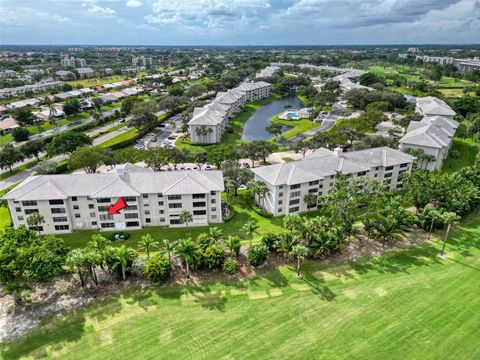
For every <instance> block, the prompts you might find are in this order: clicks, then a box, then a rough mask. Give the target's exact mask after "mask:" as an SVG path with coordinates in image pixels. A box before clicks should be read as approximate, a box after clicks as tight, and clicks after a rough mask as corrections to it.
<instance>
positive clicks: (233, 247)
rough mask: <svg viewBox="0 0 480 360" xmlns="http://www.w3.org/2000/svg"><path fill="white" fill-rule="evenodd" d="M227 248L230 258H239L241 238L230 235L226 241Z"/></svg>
mask: <svg viewBox="0 0 480 360" xmlns="http://www.w3.org/2000/svg"><path fill="white" fill-rule="evenodd" d="M225 247H226V248H227V249H228V250H229V251H230V256H237V255H238V253H239V252H240V247H241V244H240V238H239V237H238V236H233V235H229V236H228V237H227V238H226V239H225Z"/></svg>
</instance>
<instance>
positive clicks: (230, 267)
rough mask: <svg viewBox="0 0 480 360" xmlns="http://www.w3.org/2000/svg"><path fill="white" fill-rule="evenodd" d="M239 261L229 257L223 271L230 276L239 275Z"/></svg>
mask: <svg viewBox="0 0 480 360" xmlns="http://www.w3.org/2000/svg"><path fill="white" fill-rule="evenodd" d="M237 265H238V261H237V259H235V258H232V257H229V258H228V259H226V260H225V262H224V263H223V271H225V273H227V274H228V275H235V274H236V273H237Z"/></svg>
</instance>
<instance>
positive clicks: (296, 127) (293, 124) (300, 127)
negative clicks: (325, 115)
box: [270, 115, 320, 139]
mask: <svg viewBox="0 0 480 360" xmlns="http://www.w3.org/2000/svg"><path fill="white" fill-rule="evenodd" d="M270 122H272V123H277V124H282V125H286V126H289V127H290V129H288V130H286V131H284V132H283V133H282V135H283V136H284V137H286V138H287V139H291V138H293V137H294V136H295V135H297V134H298V133H299V132H302V133H303V132H305V131H308V130H311V129H314V128H316V127H318V126H320V124H319V123H316V122H313V121H312V120H309V119H301V120H282V119H279V118H278V116H277V115H275V116H273V117H271V118H270Z"/></svg>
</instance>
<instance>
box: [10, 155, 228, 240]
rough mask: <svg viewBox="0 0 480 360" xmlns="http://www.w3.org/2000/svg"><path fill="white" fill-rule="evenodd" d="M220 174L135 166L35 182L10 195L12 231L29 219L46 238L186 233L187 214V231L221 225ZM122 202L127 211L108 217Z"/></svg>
mask: <svg viewBox="0 0 480 360" xmlns="http://www.w3.org/2000/svg"><path fill="white" fill-rule="evenodd" d="M223 190H224V185H223V175H222V172H221V171H175V172H153V171H151V170H148V169H144V168H140V167H138V166H135V165H131V164H126V165H123V166H118V167H117V168H116V169H115V172H112V173H107V174H68V175H41V176H32V177H30V178H28V179H26V180H25V181H23V182H22V183H21V184H20V185H18V186H17V187H16V188H15V189H13V190H11V191H10V192H8V193H7V194H6V195H5V196H4V197H3V199H5V200H7V203H8V207H9V209H10V214H11V217H12V221H13V225H14V226H15V227H19V226H21V225H25V226H27V218H28V216H29V215H31V214H33V213H35V212H38V213H40V214H41V215H42V216H43V217H44V219H45V223H44V224H42V227H41V230H42V231H43V232H44V233H50V234H51V233H68V232H71V231H72V230H82V229H95V230H114V229H126V230H129V229H132V230H133V229H140V228H143V227H148V226H167V227H182V226H186V224H183V223H181V221H180V218H179V217H180V214H181V213H182V211H184V210H186V211H188V212H189V213H191V214H192V216H193V220H192V222H191V223H189V224H188V226H206V225H209V224H216V223H220V222H222V221H223V220H222V206H221V193H222V191H223ZM119 199H123V201H125V202H126V205H127V207H126V208H124V209H121V210H120V211H119V213H118V214H109V211H108V210H109V206H110V205H111V204H115V203H116V202H117V201H118V200H119Z"/></svg>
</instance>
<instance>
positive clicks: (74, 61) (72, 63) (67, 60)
mask: <svg viewBox="0 0 480 360" xmlns="http://www.w3.org/2000/svg"><path fill="white" fill-rule="evenodd" d="M60 63H61V64H62V66H64V67H73V68H74V67H76V65H78V67H81V68H82V67H85V66H86V65H87V62H86V61H85V59H81V58H75V57H73V56H72V57H69V56H65V57H64V58H63V59H62V60H60Z"/></svg>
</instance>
